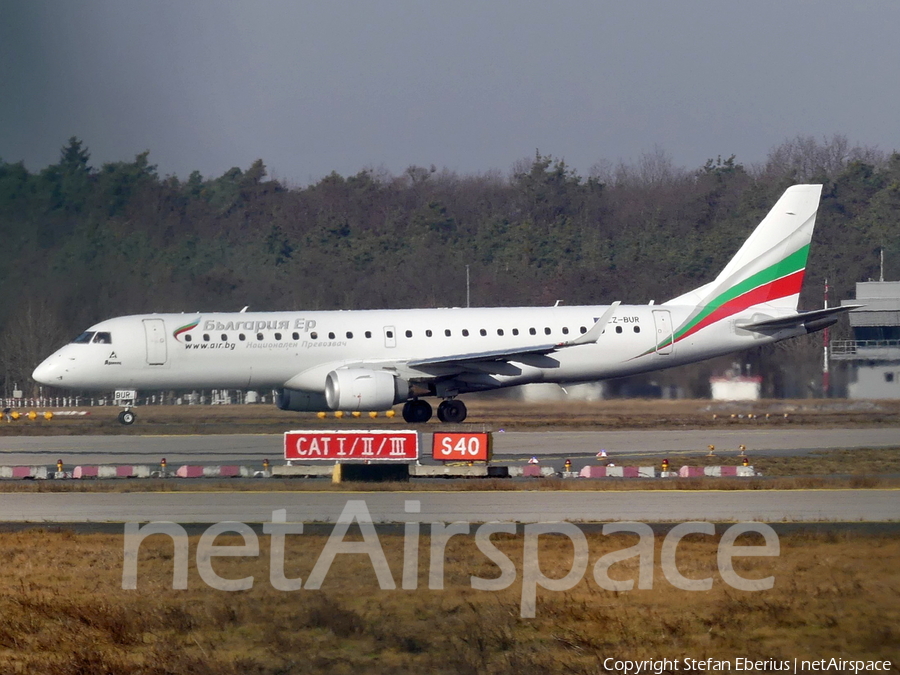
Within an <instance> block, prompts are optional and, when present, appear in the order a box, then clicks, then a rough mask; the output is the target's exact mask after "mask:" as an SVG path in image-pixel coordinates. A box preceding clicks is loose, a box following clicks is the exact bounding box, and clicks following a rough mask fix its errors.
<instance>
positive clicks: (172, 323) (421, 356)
mask: <svg viewBox="0 0 900 675" xmlns="http://www.w3.org/2000/svg"><path fill="white" fill-rule="evenodd" d="M821 191H822V186H821V185H794V186H792V187H790V188H788V189H787V190H786V191H785V192H784V194H783V195H782V196H781V198H780V199H779V200H778V202H777V203H776V204H775V206H774V207H773V208H772V210H771V211H770V212H769V213H768V215H767V216H766V217H765V218H764V219H763V220H762V222H760V223H759V225H758V226H757V227H756V229H755V230H754V231H753V233H752V234H751V235H750V237H749V238H748V239H747V240H746V242H745V243H744V244H743V246H742V247H741V248H740V250H739V251H738V252H737V254H736V255H735V256H734V257H733V258H732V259H731V261H730V262H729V263H728V264H727V265H726V266H725V268H724V269H723V270H722V271H721V272H720V273H719V275H718V276H717V277H716V278H715V279H714V280H713V281H712V282H710V283H707V284H705V285H703V286H701V287H699V288H696V289H694V290H692V291H690V292H688V293H684V294H683V295H679V296H678V297H676V298H673V299H671V300H669V301H667V302H664V303H661V304H653V302H652V301H651V303H650V304H647V305H623V304H621V302H618V301H617V302H614V303H612V304H611V305H596V306H594V305H592V306H571V307H569V306H554V307H487V308H443V309H402V310H353V311H308V312H247V311H246V310H247V308H246V307H245V308H244V309H243V310H241V311H240V312H234V313H205V312H198V313H196V314H143V315H133V316H124V317H118V318H113V319H108V320H106V321H102V322H100V323H98V324H96V325H94V326H91V327H90V328H88V329H87V330H86V331H85V332H84V333H82V334H81V335H79V336H78V337H77V338H75V340H74V341H73V342H71V343H70V344H67V345H65V346H64V347H62V348H61V349H59V350H58V351H57V352H55V353H54V354H52V355H51V356H50V357H48V358H47V359H46V360H45V361H44V362H43V363H41V364H40V365H39V366H38V367H37V368H36V369H35V371H34V374H33V377H34V379H35V380H36V381H37V382H39V383H41V384H44V385H50V386H53V387H64V388H68V389H82V390H108V389H117V388H118V389H128V390H159V389H273V390H276V393H277V395H276V397H275V399H276V405H277V406H278V407H279V408H281V409H282V410H294V411H308V412H319V411H325V410H333V411H346V412H350V411H360V412H363V411H382V410H387V409H389V408H391V407H392V406H394V405H396V404H399V403H402V404H403V419H404V420H405V421H406V422H408V423H411V424H418V423H424V422H427V421H428V420H429V419H431V417H432V412H433V409H432V406H431V404H430V403H429V402H428V401H427V400H425V399H426V398H427V397H437V398H439V399H441V403H440V404H439V405H438V408H437V415H438V418H439V419H440V420H441V421H442V422H448V423H455V422H462V421H463V420H465V419H466V416H467V410H466V406H465V403H463V401H461V400H460V399H459V398H458V397H459V396H460V395H461V394H466V393H470V392H479V391H487V390H491V389H498V388H502V387H511V386H516V385H522V384H529V383H534V382H555V383H558V384H561V385H565V384H568V383H575V382H587V381H597V380H603V379H607V378H613V377H622V376H625V375H634V374H637V373H645V372H648V371H654V370H660V369H663V368H670V367H673V366H679V365H683V364H686V363H693V362H696V361H702V360H704V359H709V358H712V357H716V356H720V355H723V354H728V353H732V352H738V351H742V350H746V349H749V348H752V347H757V346H760V345H765V344H769V343H773V342H777V341H779V340H784V339H787V338H791V337H796V336H799V335H804V334H806V333H811V332H814V331H817V330H820V329H822V328H825V327H827V326H830V325H832V324H833V323H835V322H836V321H837V319H838V314H840V313H842V312H846V311H849V310H850V309H854V308H856V307H859V305H843V306H840V307H833V308H826V309H819V310H813V311H807V312H798V310H797V305H798V299H799V294H800V288H801V286H802V284H803V277H804V273H805V270H806V262H807V256H808V253H809V246H810V241H811V239H812V233H813V227H814V225H815V220H816V211H817V210H818V205H819V198H820V196H821ZM134 420H135V415H134V413H133V411H131V410H130V409H129V408H126V409H125V410H123V412H122V413H121V414H120V415H119V421H120V422H122V423H124V424H131V423H133V422H134Z"/></svg>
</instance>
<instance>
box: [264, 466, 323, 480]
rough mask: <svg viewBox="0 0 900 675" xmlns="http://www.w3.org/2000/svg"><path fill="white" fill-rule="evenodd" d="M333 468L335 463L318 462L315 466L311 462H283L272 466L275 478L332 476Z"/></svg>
mask: <svg viewBox="0 0 900 675" xmlns="http://www.w3.org/2000/svg"><path fill="white" fill-rule="evenodd" d="M333 469H334V465H332V464H316V465H315V466H311V465H309V464H293V465H287V464H282V465H280V466H273V467H272V476H273V477H275V478H278V477H282V478H297V477H304V478H317V477H322V478H331V472H332V470H333Z"/></svg>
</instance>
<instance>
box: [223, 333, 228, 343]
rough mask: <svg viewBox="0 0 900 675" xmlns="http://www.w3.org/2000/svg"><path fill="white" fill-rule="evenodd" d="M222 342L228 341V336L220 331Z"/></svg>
mask: <svg viewBox="0 0 900 675" xmlns="http://www.w3.org/2000/svg"><path fill="white" fill-rule="evenodd" d="M222 342H228V336H227V335H226V334H225V333H222Z"/></svg>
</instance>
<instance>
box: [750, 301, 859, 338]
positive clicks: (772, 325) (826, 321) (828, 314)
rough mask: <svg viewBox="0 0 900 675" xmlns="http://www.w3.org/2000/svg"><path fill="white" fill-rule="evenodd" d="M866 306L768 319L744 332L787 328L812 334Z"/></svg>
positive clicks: (752, 324) (837, 308) (834, 308)
mask: <svg viewBox="0 0 900 675" xmlns="http://www.w3.org/2000/svg"><path fill="white" fill-rule="evenodd" d="M863 306H864V305H841V306H840V307H828V308H826V309H814V310H812V311H811V312H799V313H797V314H792V315H790V316H783V317H780V318H778V319H766V320H765V321H757V322H756V323H750V324H747V325H744V326H740V328H743V329H744V330H753V331H757V332H766V331H773V330H782V329H785V328H806V329H807V330H808V331H809V332H810V333H812V332H814V331H817V330H821V329H822V328H826V327H827V326H830V325H831V324H833V323H835V322H836V321H837V316H838V315H839V314H843V313H844V312H849V311H850V310H853V309H859V308H860V307H863Z"/></svg>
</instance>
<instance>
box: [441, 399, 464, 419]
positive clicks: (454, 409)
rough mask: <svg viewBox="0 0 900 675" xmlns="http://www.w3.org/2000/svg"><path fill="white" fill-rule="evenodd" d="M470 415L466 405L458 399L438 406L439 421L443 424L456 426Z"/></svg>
mask: <svg viewBox="0 0 900 675" xmlns="http://www.w3.org/2000/svg"><path fill="white" fill-rule="evenodd" d="M468 414H469V413H468V411H467V410H466V404H465V403H463V402H462V401H457V400H456V399H451V400H449V401H444V402H442V403H441V404H440V405H439V406H438V419H439V420H440V421H441V422H449V423H451V424H456V423H459V422H462V421H463V420H464V419H466V415H468Z"/></svg>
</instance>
